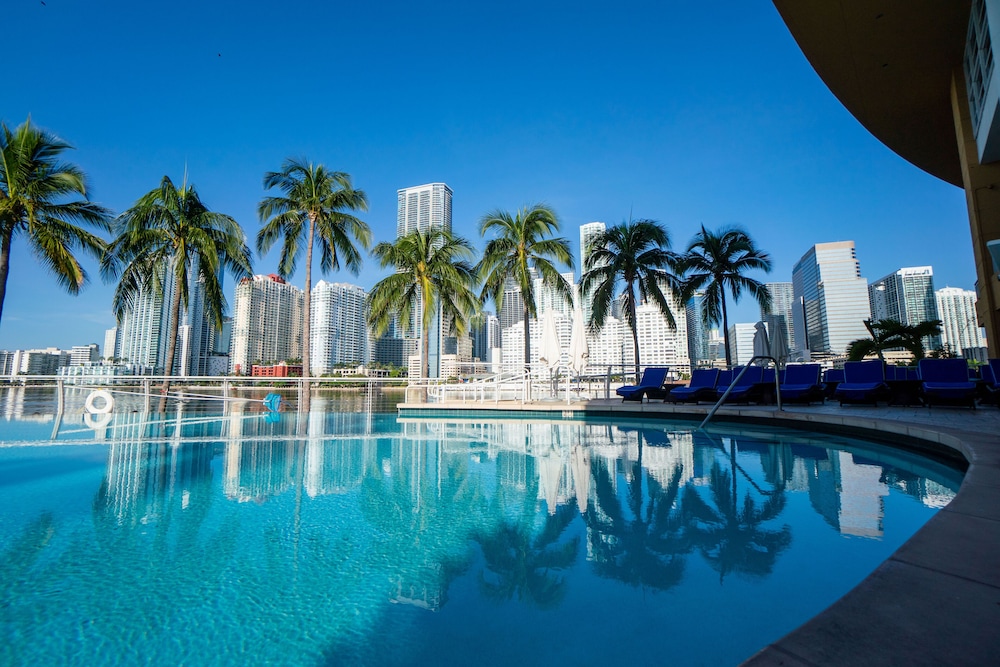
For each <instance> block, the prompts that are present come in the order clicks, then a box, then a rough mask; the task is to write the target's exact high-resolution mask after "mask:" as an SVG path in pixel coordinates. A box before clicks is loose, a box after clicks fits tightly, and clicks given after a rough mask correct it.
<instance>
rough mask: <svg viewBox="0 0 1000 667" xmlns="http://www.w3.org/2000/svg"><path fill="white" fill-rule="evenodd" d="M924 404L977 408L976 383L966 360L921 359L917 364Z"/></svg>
mask: <svg viewBox="0 0 1000 667" xmlns="http://www.w3.org/2000/svg"><path fill="white" fill-rule="evenodd" d="M917 370H919V371H920V380H921V382H922V383H923V384H922V385H921V390H922V391H923V398H924V402H925V403H926V404H927V405H928V407H929V406H930V405H931V404H933V403H937V404H939V405H940V404H950V405H968V406H969V407H971V408H975V407H976V392H977V390H976V383H975V382H972V381H971V380H969V364H968V363H967V362H966V361H965V359H921V360H920V362H919V363H918V364H917Z"/></svg>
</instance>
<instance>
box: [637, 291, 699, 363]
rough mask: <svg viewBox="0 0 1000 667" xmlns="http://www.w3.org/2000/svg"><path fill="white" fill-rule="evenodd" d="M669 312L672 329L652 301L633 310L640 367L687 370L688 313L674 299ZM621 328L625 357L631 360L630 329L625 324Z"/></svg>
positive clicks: (689, 359)
mask: <svg viewBox="0 0 1000 667" xmlns="http://www.w3.org/2000/svg"><path fill="white" fill-rule="evenodd" d="M670 312H671V314H673V316H674V324H675V327H674V328H671V327H670V325H669V324H668V323H667V318H666V317H664V316H663V313H661V312H660V307H659V306H657V305H656V304H655V303H644V304H641V305H639V306H638V307H637V308H636V309H635V319H636V333H637V334H638V336H639V361H640V362H641V363H642V365H643V366H669V367H670V369H671V370H672V371H676V372H678V373H689V372H690V371H691V358H690V357H689V356H688V337H687V314H686V311H685V309H684V307H683V306H681V305H680V304H676V303H673V302H671V304H670ZM623 328H624V330H625V331H624V333H623V336H624V338H625V347H626V348H627V349H628V355H627V356H628V357H629V358H630V359H633V358H634V355H635V351H634V346H633V345H632V332H631V331H630V330H629V328H628V325H624V327H623ZM633 363H634V361H633Z"/></svg>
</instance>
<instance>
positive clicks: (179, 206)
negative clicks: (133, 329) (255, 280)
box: [101, 176, 253, 412]
mask: <svg viewBox="0 0 1000 667" xmlns="http://www.w3.org/2000/svg"><path fill="white" fill-rule="evenodd" d="M114 232H115V238H114V240H113V241H111V243H110V244H109V245H108V250H107V252H106V253H105V255H104V257H103V259H102V260H101V273H102V275H103V276H104V278H105V279H106V280H109V281H111V280H117V281H118V286H117V287H116V288H115V294H114V297H113V300H112V304H111V305H112V310H113V311H114V314H115V317H116V318H118V320H119V321H120V320H121V319H122V317H124V315H125V313H126V312H127V311H129V310H131V309H133V308H135V307H136V306H137V305H138V303H139V301H140V299H142V298H144V297H145V296H147V295H149V294H155V295H159V296H161V297H163V298H164V299H166V298H167V297H169V299H170V324H169V327H170V328H169V334H168V338H167V358H166V364H165V366H164V368H163V374H164V376H165V378H164V380H163V396H162V398H161V399H160V411H161V412H163V411H164V409H165V408H166V393H167V391H168V390H169V389H170V376H171V375H172V374H173V371H174V357H175V355H176V352H177V331H178V327H179V324H180V315H181V307H182V306H183V307H185V308H186V307H187V305H188V301H189V299H190V296H191V295H190V288H191V286H192V285H193V284H194V282H197V283H199V284H200V285H201V288H202V290H203V291H204V296H205V311H206V314H207V316H208V317H209V319H210V321H211V323H212V324H213V326H215V328H216V329H221V328H222V318H223V315H224V314H225V311H226V297H225V296H224V295H223V293H222V277H223V273H224V272H226V271H228V272H229V273H230V274H232V275H233V277H234V278H235V279H237V280H239V279H240V278H244V277H246V276H249V275H251V274H252V273H253V267H252V260H251V257H250V248H248V247H247V244H246V235H245V234H244V233H243V229H242V228H241V227H240V225H239V223H237V222H236V220H234V219H233V218H231V217H230V216H228V215H225V214H224V213H217V212H215V211H211V210H209V208H208V206H206V205H205V203H204V202H202V200H201V197H200V196H199V195H198V192H197V190H195V187H194V185H190V184H188V183H187V182H185V183H183V184H182V185H181V186H180V187H178V186H176V185H174V182H173V181H171V180H170V177H169V176H164V177H163V180H161V181H160V186H159V187H158V188H155V189H153V190H150V191H149V192H147V193H146V194H145V195H143V196H142V197H140V198H139V200H138V201H136V203H135V204H134V205H133V206H132V207H131V208H130V209H128V210H127V211H125V212H124V213H122V214H121V215H120V216H118V218H117V219H116V220H115V226H114ZM168 290H169V294H167V293H166V292H167V291H168Z"/></svg>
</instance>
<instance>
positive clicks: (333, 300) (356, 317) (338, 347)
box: [309, 280, 368, 375]
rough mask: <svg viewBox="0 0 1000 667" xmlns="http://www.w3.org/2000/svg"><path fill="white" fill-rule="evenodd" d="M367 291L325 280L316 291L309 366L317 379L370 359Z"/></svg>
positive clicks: (315, 288) (312, 306) (313, 301)
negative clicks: (335, 370) (318, 376)
mask: <svg viewBox="0 0 1000 667" xmlns="http://www.w3.org/2000/svg"><path fill="white" fill-rule="evenodd" d="M365 296H366V295H365V290H364V289H362V288H361V287H358V286H357V285H348V284H346V283H328V282H326V281H325V280H321V281H319V282H318V283H316V286H315V287H313V290H312V299H311V310H312V330H311V331H310V337H311V338H312V340H311V341H310V346H309V363H310V365H311V366H312V373H313V375H323V374H324V373H329V372H331V371H332V370H333V369H334V368H335V367H337V366H341V365H344V364H350V365H352V366H356V365H359V364H363V363H366V362H367V360H368V358H367V355H368V327H367V325H366V320H367V318H366V317H365Z"/></svg>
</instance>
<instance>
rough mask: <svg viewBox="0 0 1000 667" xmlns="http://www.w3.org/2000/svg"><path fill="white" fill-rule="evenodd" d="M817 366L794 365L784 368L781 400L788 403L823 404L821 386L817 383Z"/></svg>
mask: <svg viewBox="0 0 1000 667" xmlns="http://www.w3.org/2000/svg"><path fill="white" fill-rule="evenodd" d="M819 373H820V366H819V364H796V365H792V366H786V367H785V380H784V382H782V383H781V400H782V401H788V402H790V403H812V402H813V401H818V402H820V403H822V402H823V400H824V396H823V385H821V384H820V381H819Z"/></svg>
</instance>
